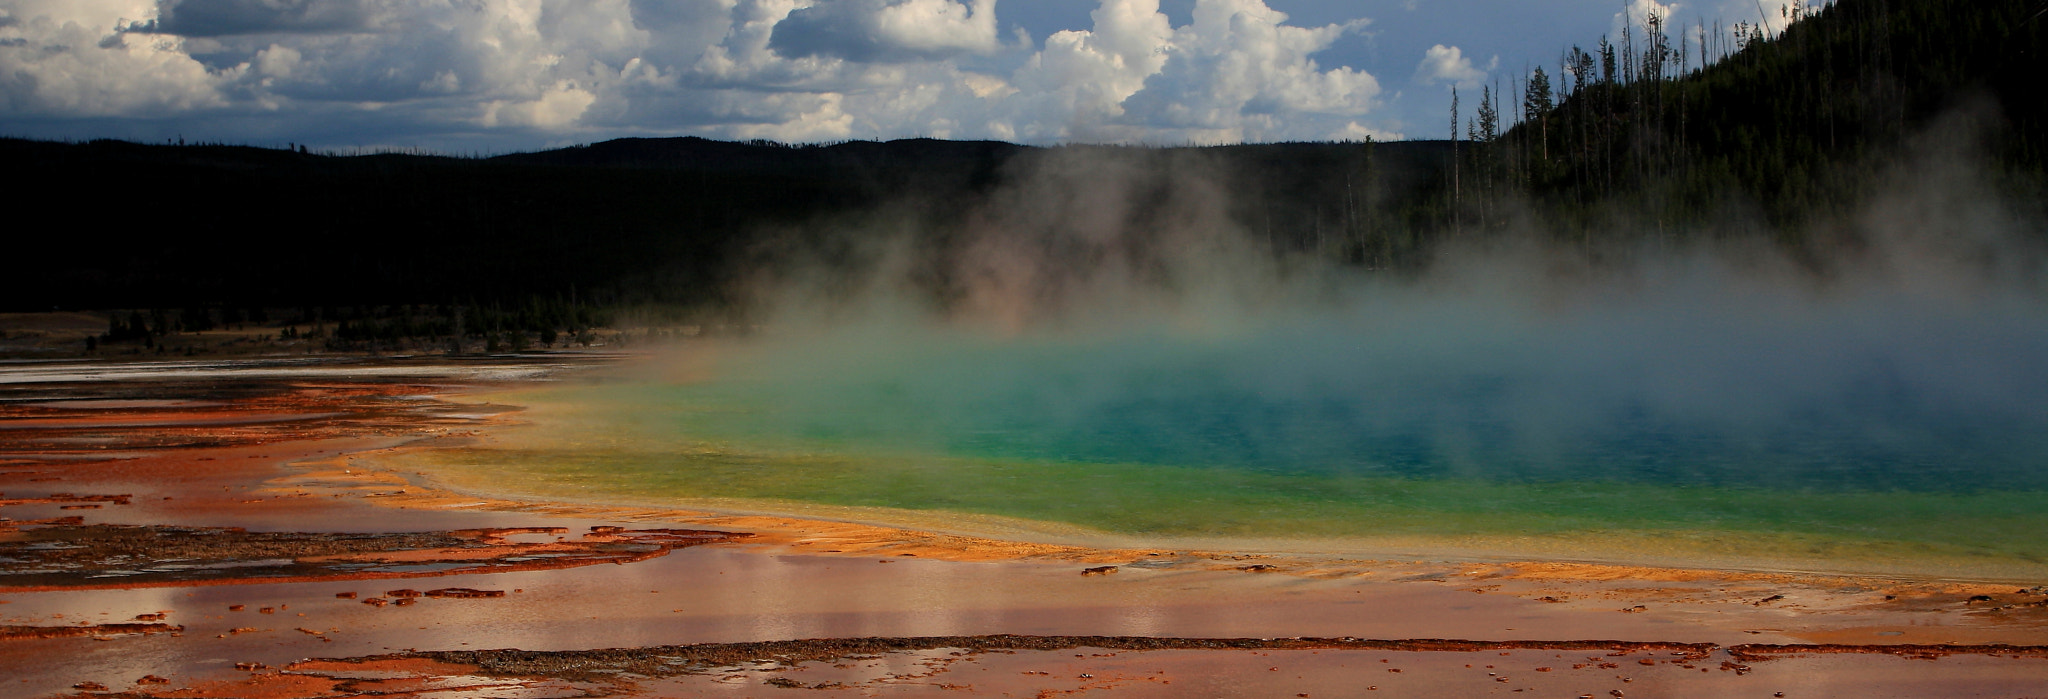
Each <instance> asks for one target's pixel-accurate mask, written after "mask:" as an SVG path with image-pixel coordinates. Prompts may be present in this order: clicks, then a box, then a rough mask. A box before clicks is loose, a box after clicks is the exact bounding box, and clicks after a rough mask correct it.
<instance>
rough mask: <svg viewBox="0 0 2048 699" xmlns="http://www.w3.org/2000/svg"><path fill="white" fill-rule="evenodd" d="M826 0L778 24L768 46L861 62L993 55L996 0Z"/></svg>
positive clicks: (789, 52)
mask: <svg viewBox="0 0 2048 699" xmlns="http://www.w3.org/2000/svg"><path fill="white" fill-rule="evenodd" d="M970 2H971V4H969V3H960V2H954V1H953V0H824V1H823V2H820V3H819V4H816V5H812V6H810V7H805V8H802V9H798V10H795V11H792V12H790V13H789V16H788V17H787V18H785V19H784V20H782V21H781V22H780V23H777V24H776V25H775V30H774V34H773V36H772V37H771V38H770V40H769V44H768V45H769V47H770V48H773V49H775V51H776V52H777V53H781V54H783V55H786V56H814V55H826V56H838V57H841V58H848V59H852V60H856V61H877V60H882V61H901V60H917V59H931V58H944V57H947V56H952V55H956V54H960V53H991V52H993V51H995V50H996V48H997V47H998V46H999V42H998V41H997V38H996V11H995V7H996V3H995V0H970Z"/></svg>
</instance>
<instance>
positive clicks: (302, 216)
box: [0, 0, 2048, 344]
mask: <svg viewBox="0 0 2048 699" xmlns="http://www.w3.org/2000/svg"><path fill="white" fill-rule="evenodd" d="M1794 8H1795V9H1793V10H1790V11H1788V13H1787V16H1785V17H1782V18H1780V19H1781V21H1780V22H1779V23H1780V24H1783V25H1784V29H1783V30H1782V31H1781V32H1779V33H1776V34H1772V33H1771V32H1770V31H1768V30H1766V29H1765V28H1763V26H1762V25H1761V24H1756V25H1752V24H1748V23H1742V24H1739V25H1737V26H1734V27H1708V26H1705V25H1703V24H1701V23H1699V22H1697V21H1695V22H1694V23H1693V24H1692V25H1691V26H1687V25H1685V23H1684V22H1683V21H1681V20H1678V19H1675V18H1669V17H1661V16H1648V17H1641V18H1636V20H1637V21H1636V22H1634V23H1632V24H1631V26H1630V27H1629V28H1628V29H1627V30H1626V31H1624V32H1623V33H1622V35H1621V36H1619V37H1605V38H1602V39H1600V40H1599V41H1597V42H1596V43H1594V44H1593V45H1592V46H1591V47H1590V48H1584V47H1579V46H1573V47H1569V48H1567V49H1565V50H1564V51H1563V52H1561V55H1560V56H1559V60H1558V63H1557V65H1555V66H1543V67H1537V68H1534V69H1532V70H1530V71H1529V72H1528V73H1527V74H1526V75H1525V76H1524V77H1521V78H1518V79H1517V80H1516V81H1515V82H1513V83H1511V84H1505V85H1487V86H1483V87H1482V88H1481V89H1480V90H1479V93H1478V94H1477V95H1472V94H1470V93H1469V92H1468V93H1466V94H1463V95H1459V96H1457V97H1459V98H1463V100H1462V101H1461V102H1454V107H1453V111H1452V120H1451V125H1452V134H1453V136H1454V137H1456V138H1454V139H1453V140H1450V141H1411V142H1398V143H1281V144H1258V145H1241V146H1225V147H1213V148H1123V147H1105V146H1066V147H1058V148H1032V147H1025V146H1017V145H1011V144H1004V143H988V142H944V141H932V140H922V139H919V140H908V141H894V142H889V143H872V142H850V143H840V144H826V145H804V146H790V145H782V144H773V143H722V142H715V141H707V140H703V139H696V138H681V139H623V140H617V141H609V142H605V143H598V144H592V145H589V146H582V147H576V148H566V149H559V150H552V151H544V152H538V153H523V154H514V155H506V156H499V157H495V158H448V157H436V156H428V155H411V154H372V155H361V156H348V157H343V156H336V155H325V154H319V153H309V152H306V150H305V149H303V148H296V147H295V148H290V149H262V148H248V147H232V146H221V145H139V144H133V143H122V142H112V141H95V142H88V143H48V142H34V141H23V140H7V139H0V163H4V164H5V165H6V166H7V169H8V171H10V172H17V173H33V174H34V176H33V177H29V178H23V180H24V183H23V184H22V185H20V186H19V187H18V201H20V202H26V203H27V204H25V205H26V206H29V207H40V208H46V209H48V210H50V211H67V212H94V217H93V218H91V219H89V220H86V221H83V222H81V223H77V224H73V227H72V228H67V229H63V230H59V229H31V230H25V231H21V232H17V233H16V234H15V235H13V236H11V237H10V239H9V249H8V252H9V253H10V256H11V259H14V260H31V261H33V263H32V264H19V263H17V264H14V265H11V266H10V270H9V271H10V273H9V274H7V275H0V306H5V307H6V308H5V310H48V309H50V308H53V307H56V308H68V309H79V308H85V309H109V308H112V309H131V308H139V309H153V308H161V309H179V310H171V311H156V312H137V313H125V312H124V313H119V314H116V318H117V320H116V321H115V323H114V324H113V327H111V328H110V329H109V331H108V334H107V336H106V338H107V339H109V340H117V341H118V340H142V341H144V342H147V341H149V338H151V337H160V336H161V335H162V334H163V333H167V332H177V331H181V330H197V329H202V328H205V327H208V326H210V325H213V324H226V325H233V324H237V323H259V324H261V323H268V324H270V325H273V326H277V327H292V328H297V327H299V326H304V325H309V324H311V326H312V327H311V328H308V329H305V330H303V332H308V333H324V334H323V335H321V336H322V337H324V338H327V339H330V340H332V341H334V342H338V343H344V344H350V343H356V344H362V343H375V342H392V341H395V340H397V339H399V338H467V339H468V340H471V341H476V340H478V339H479V338H481V339H482V340H483V341H487V342H488V341H492V339H493V338H495V339H496V341H499V342H502V343H508V344H509V343H515V342H516V341H525V340H514V339H512V337H513V336H514V335H517V336H518V337H520V338H530V339H531V341H543V340H546V339H547V334H548V333H558V334H562V335H565V336H569V337H574V336H575V335H577V334H579V333H581V332H584V331H586V330H587V329H588V328H590V327H594V326H601V325H603V324H605V323H606V322H607V318H606V317H605V314H607V313H617V312H620V311H621V309H637V310H636V311H635V312H636V313H666V314H669V315H670V317H671V318H673V319H702V318H704V317H717V316H718V315H719V314H721V313H726V314H730V313H733V312H735V310H734V309H735V308H739V307H741V306H743V305H744V304H743V301H744V299H745V297H746V294H747V289H748V286H747V285H748V284H749V282H750V281H752V280H753V276H752V275H753V274H755V273H756V272H758V271H759V270H761V269H763V268H768V267H772V266H774V265H775V264H776V263H777V262H778V261H779V260H786V259H789V258H793V257H802V256H808V257H810V258H813V259H818V258H823V259H829V260H841V259H851V258H853V257H856V255H853V254H851V253H852V251H854V249H855V247H857V246H854V245H852V244H850V243H849V242H848V241H847V240H845V239H844V236H837V235H836V234H833V233H831V232H830V231H832V230H833V229H835V228H837V227H838V226H839V224H840V223H843V222H845V221H848V220H857V219H860V218H861V217H862V216H864V215H870V216H871V215H872V214H874V212H877V211H882V212H887V213H888V214H889V216H891V217H893V218H894V219H895V220H898V221H899V223H900V224H901V225H900V226H898V227H899V228H902V229H906V230H913V231H916V235H918V236H920V237H919V238H918V241H917V244H918V245H921V246H923V247H924V248H926V249H928V250H929V251H931V255H932V257H933V259H939V258H942V257H943V256H944V255H945V254H946V253H947V251H948V250H950V249H953V248H957V247H958V246H960V245H963V244H965V243H964V242H963V241H964V240H968V239H971V237H972V236H971V234H970V233H971V229H973V228H974V227H976V226H978V225H981V224H982V223H984V221H983V219H981V218H977V217H980V216H984V215H985V214H986V212H987V207H988V206H990V205H991V202H992V201H996V200H999V199H1000V198H1001V197H1003V196H1006V195H1005V194H1004V193H1005V192H1006V191H1007V190H1006V188H1007V187H1011V186H1013V185H1017V184H1018V183H1019V182H1020V180H1024V179H1028V178H1029V177H1031V176H1032V175H1030V173H1032V172H1034V171H1035V170H1034V168H1037V167H1039V166H1042V165H1043V164H1045V163H1047V162H1057V161H1058V160H1059V159H1060V158H1062V157H1070V156H1086V157H1087V158H1092V159H1094V161H1096V162H1100V163H1109V164H1115V165H1117V166H1118V167H1122V168H1124V170H1126V171H1129V172H1134V173H1138V174H1137V175H1134V176H1130V177H1126V178H1125V179H1124V180H1123V181H1120V182H1118V183H1116V184H1117V187H1118V188H1119V190H1120V191H1121V192H1122V195H1123V196H1125V197H1126V198H1127V201H1126V202H1124V203H1125V204H1126V205H1125V206H1123V207H1122V213H1121V215H1122V216H1123V217H1124V220H1122V221H1120V222H1117V225H1121V226H1123V227H1125V228H1127V229H1130V230H1134V231H1140V232H1143V231H1148V230H1156V229H1163V228H1170V227H1173V226H1177V225H1184V224H1186V223H1188V222H1186V221H1181V220H1178V219H1176V218H1175V216H1176V215H1177V213H1176V212H1177V209H1176V208H1175V207H1176V206H1177V203H1176V202H1181V201H1184V200H1185V198H1186V197H1187V196H1189V195H1188V193H1187V192H1183V191H1177V189H1176V188H1178V187H1182V186H1183V184H1184V180H1182V179H1176V178H1175V177H1173V176H1172V175H1174V174H1175V173H1183V172H1195V171H1198V172H1203V173H1207V175H1208V177H1209V181H1210V182H1212V183H1213V184H1214V185H1215V186H1216V187H1217V191H1216V197H1217V198H1219V199H1224V200H1227V207H1226V211H1225V214H1224V215H1225V217H1227V219H1228V220H1227V221H1219V222H1201V223H1203V224H1204V225H1207V224H1209V223H1216V224H1227V225H1228V226H1230V227H1233V229H1234V230H1239V231H1242V232H1244V233H1245V234H1246V235H1249V236H1252V237H1253V238H1254V239H1255V241H1257V242H1259V243H1262V244H1263V246H1264V248H1263V249H1265V250H1266V251H1268V252H1270V253H1272V254H1274V255H1277V256H1282V257H1285V256H1301V255H1306V256H1314V257H1323V258H1328V259H1334V260H1340V261H1343V262H1345V263H1348V264H1352V265H1357V266H1360V267H1365V268H1369V269H1393V270H1401V269H1415V268H1419V267H1422V266H1426V265H1427V264H1429V261H1430V260H1431V259H1432V258H1433V257H1434V256H1433V254H1432V251H1433V250H1435V249H1436V248H1437V247H1438V246H1439V245H1441V244H1442V243H1443V242H1444V241H1446V240H1448V239H1453V238H1456V237H1459V236H1465V235H1473V234H1489V233H1491V232H1493V231H1499V230H1507V229H1513V228H1517V227H1527V226H1529V225H1532V224H1533V225H1534V226H1535V227H1536V228H1537V229H1538V230H1541V231H1547V232H1549V233H1551V234H1553V235H1555V236H1557V237H1559V238H1562V239H1566V240H1587V239H1590V238H1592V237H1593V236H1595V235H1596V234H1604V235H1608V236H1644V235H1685V234H1688V232H1689V231H1696V230H1715V231H1726V230H1729V228H1728V227H1727V226H1722V225H1717V224H1718V223H1721V222H1725V221H1728V220H1748V221H1760V222H1761V223H1760V224H1759V230H1760V231H1761V232H1762V234H1764V235H1767V236H1772V237H1775V238H1776V239H1777V240H1779V242H1781V243H1783V244H1787V245H1792V246H1800V245H1804V244H1806V242H1808V241H1806V240H1805V236H1806V235H1807V233H1806V231H1807V230H1809V224H1811V223H1812V222H1815V221H1821V220H1825V219H1827V218H1828V217H1830V216H1836V215H1839V214H1840V213H1842V212H1843V211H1845V210H1847V209H1849V208H1850V207H1853V206H1854V205H1856V203H1857V202H1858V201H1860V200H1861V199H1863V198H1865V197H1867V196H1869V195H1870V194H1871V192H1872V190H1873V187H1874V186H1875V185H1876V181H1875V178H1873V177H1872V176H1871V173H1873V172H1878V171H1881V170H1882V169H1884V166H1885V165H1886V164H1887V163H1891V162H1894V161H1895V159H1896V158H1897V157H1898V156H1899V153H1900V152H1901V151H1902V149H1903V144H1904V143H1906V142H1907V141H1908V139H1910V138H1912V137H1913V136H1914V135H1915V134H1919V133H1924V132H1926V131H1928V130H1929V129H1932V128H1935V125H1936V124H1937V123H1939V121H1940V120H1941V119H1942V118H1943V116H1944V115H1945V114H1950V113H1956V112H1958V111H1959V110H1960V111H1962V112H1966V113H1978V114H1988V115H1991V116H1990V117H1989V118H1988V123H1987V124H1986V126H1985V130H1984V134H1986V136H1985V140H1984V143H1983V146H1984V152H1985V154H1986V158H1987V162H1988V166H1989V167H1990V168H1991V169H1993V170H1995V172H1994V173H1993V174H1994V175H1995V177H1994V179H1995V180H1996V181H1997V182H1998V183H1999V186H2001V187H2005V188H2007V189H2008V190H2009V191H2008V192H2007V193H2008V194H2014V195H2016V196H2014V197H2013V198H2014V199H2016V200H2019V201H2029V200H2031V201H2037V202H2038V201H2041V200H2043V199H2048V197H2043V194H2044V192H2048V188H2044V184H2043V183H2044V182H2048V178H2044V177H2043V173H2044V172H2048V90H2043V89H2041V88H2040V84H2041V82H2042V78H2041V76H2042V75H2044V74H2048V70H2044V69H2048V60H2044V55H2048V0H1839V1H1837V2H1833V3H1830V4H1827V5H1824V6H1819V7H1810V6H1806V5H1803V4H1801V5H1795V6H1794ZM1687 37H1690V38H1687ZM1475 97H1476V98H1477V99H1476V101H1477V105H1478V106H1477V108H1476V109H1468V110H1466V111H1460V109H1461V107H1463V105H1465V104H1470V101H1469V100H1471V98H1475ZM1971 105H1977V107H1976V108H1975V112H1971V111H1970V110H1971V109H1972V107H1971ZM1078 188H1080V189H1086V184H1085V183H1083V184H1082V185H1081V186H1079V187H1078ZM109 192H115V193H119V194H118V195H111V197H110V195H109V194H107V193H109ZM1616 222H1624V223H1626V224H1627V225H1616ZM856 242H857V241H856ZM835 246H839V247H835ZM842 248H843V249H842ZM841 252H846V253H848V254H843V255H842V254H840V253H841ZM925 282H926V283H927V284H928V285H929V286H930V288H931V289H932V290H933V293H934V294H936V295H939V296H944V295H945V293H946V290H947V288H948V286H949V284H951V282H950V281H949V280H947V279H945V278H944V275H943V274H941V273H936V272H935V273H933V274H929V275H927V278H926V279H925ZM234 309H242V310H239V311H237V310H234ZM249 309H273V310H274V309H301V310H300V311H299V313H298V315H297V316H290V315H286V314H285V313H282V312H280V313H278V314H273V315H271V316H269V317H267V318H261V319H258V318H255V317H252V316H251V315H250V311H249ZM304 309H317V311H307V310H304ZM741 310H743V308H742V309H741ZM293 332H302V330H298V329H294V330H293Z"/></svg>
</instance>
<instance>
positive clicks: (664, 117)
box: [0, 0, 1380, 143]
mask: <svg viewBox="0 0 2048 699" xmlns="http://www.w3.org/2000/svg"><path fill="white" fill-rule="evenodd" d="M1010 1H1012V2H1021V1H1024V0H1010ZM996 8H997V1H996V0H465V1H463V2H451V1H449V0H0V13H4V14H0V17H4V18H5V21H0V126H5V125H7V124H8V123H10V122H14V123H19V122H20V121H21V120H24V119H31V118H34V119H44V120H48V119H66V118H82V117H121V118H124V119H127V120H130V121H132V122H136V123H177V124H179V125H180V126H179V128H180V129H181V130H186V129H187V127H189V130H190V132H192V133H200V132H203V130H204V128H205V126H206V125H207V124H210V123H218V120H217V119H215V118H214V117H219V116H223V115H226V116H236V117H248V118H261V119H266V120H270V121H269V122H267V123H272V124H274V127H273V128H270V129H267V131H268V132H274V133H287V134H295V135H296V136H297V138H296V140H308V139H311V140H314V142H316V143H317V142H319V139H320V136H319V134H321V133H338V134H358V133H361V130H362V129H365V128H369V126H366V125H367V124H376V125H378V126H377V128H396V129H397V130H398V131H401V132H403V133H410V134H417V135H419V137H421V138H423V139H436V138H438V139H442V140H454V141H458V142H465V143H467V142H475V139H477V138H485V139H489V138H492V134H530V135H531V136H528V137H524V138H527V139H528V140H527V141H526V142H531V139H532V138H534V137H539V138H544V139H546V140H548V141H553V142H559V141H562V140H564V139H570V140H588V139H595V138H602V137H609V136H615V135H629V134H644V135H660V134H676V133H694V134H702V135H708V136H722V137H735V138H754V137H760V138H776V139H784V140H834V139H845V138H895V137H904V136H913V135H929V136H939V137H950V138H997V139H1005V140H1024V141H1032V142H1047V141H1064V140H1078V141H1147V142H1175V143H1177V142H1183V141H1203V142H1210V141H1235V140H1283V139H1304V138H1308V139H1320V138H1333V137H1344V136H1341V135H1342V134H1358V133H1366V132H1370V129H1372V128H1374V127H1372V126H1370V125H1369V124H1368V118H1369V117H1370V116H1371V114H1372V112H1373V110H1374V109H1375V108H1376V103H1375V101H1376V100H1377V99H1378V98H1379V95H1380V85H1379V82H1378V80H1377V79H1376V78H1375V77H1374V76H1373V75H1371V74H1369V73H1366V72H1363V71H1359V70H1356V69H1353V68H1348V67H1334V68H1326V67H1323V66H1321V65H1319V64H1318V63H1317V62H1316V61H1315V60H1314V58H1313V56H1314V55H1315V54H1316V53H1318V52H1320V51H1323V50H1324V49H1326V48H1328V47H1329V46H1330V45H1331V44H1332V43H1333V42H1335V41H1337V40H1338V39H1339V38H1341V37H1343V36H1345V35H1347V34H1349V33H1353V32H1356V31H1358V30H1359V29H1360V28H1361V27H1363V26H1364V24H1365V22H1364V21H1363V20H1359V21H1354V22H1350V23H1343V24H1332V25H1327V26H1321V27H1301V26H1294V25H1290V24H1287V16H1286V15H1285V14H1282V13H1280V12H1277V11H1274V10H1273V9H1271V8H1269V7H1267V6H1266V4H1265V2H1264V0H1198V1H1197V3H1196V5H1195V11H1194V16H1193V21H1192V22H1191V23H1189V24H1188V25H1186V26H1183V27H1178V28H1176V27H1174V26H1172V24H1171V22H1170V21H1169V19H1168V17H1167V15H1166V14H1165V13H1162V12H1160V10H1159V4H1158V0H1100V4H1099V6H1098V7H1097V8H1096V9H1095V11H1094V12H1093V13H1092V14H1091V19H1092V26H1090V27H1089V28H1087V29H1076V30H1068V31H1060V32H1056V33H1053V34H1052V35H1051V36H1049V37H1047V38H1046V39H1045V40H1044V42H1043V43H1042V44H1039V45H1034V44H1033V43H1032V42H1030V41H1029V38H1028V36H1025V35H1022V34H1019V35H1018V36H1017V38H1015V39H1014V40H1005V39H1003V38H1002V36H1003V35H1002V33H1001V32H1002V31H1003V30H1002V29H1001V28H1000V26H999V24H998V22H997V9H996ZM825 20H830V23H829V24H821V22H824V21H825ZM124 29H125V30H126V31H124ZM806 32H808V33H806ZM103 46H104V47H103ZM202 115H204V116H202ZM372 117H374V118H372ZM222 136H223V137H229V138H232V137H233V134H222ZM508 138H509V136H508Z"/></svg>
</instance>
